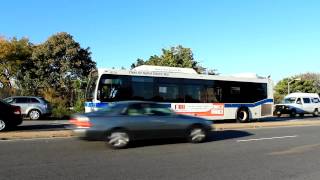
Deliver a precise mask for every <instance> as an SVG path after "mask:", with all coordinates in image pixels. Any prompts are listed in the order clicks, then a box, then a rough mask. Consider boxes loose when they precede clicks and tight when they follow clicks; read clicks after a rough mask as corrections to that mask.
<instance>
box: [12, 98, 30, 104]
mask: <svg viewBox="0 0 320 180" xmlns="http://www.w3.org/2000/svg"><path fill="white" fill-rule="evenodd" d="M15 99H16V103H29V98H15Z"/></svg>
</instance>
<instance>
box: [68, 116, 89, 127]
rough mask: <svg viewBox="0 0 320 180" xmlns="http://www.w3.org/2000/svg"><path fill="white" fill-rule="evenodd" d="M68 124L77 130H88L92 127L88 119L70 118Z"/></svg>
mask: <svg viewBox="0 0 320 180" xmlns="http://www.w3.org/2000/svg"><path fill="white" fill-rule="evenodd" d="M69 122H70V123H71V124H74V125H75V126H77V127H79V128H90V127H91V126H92V124H91V122H90V120H89V118H86V117H77V118H71V119H70V120H69Z"/></svg>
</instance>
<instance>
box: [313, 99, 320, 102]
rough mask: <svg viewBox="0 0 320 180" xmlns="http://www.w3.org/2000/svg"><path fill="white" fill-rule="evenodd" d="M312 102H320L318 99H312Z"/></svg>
mask: <svg viewBox="0 0 320 180" xmlns="http://www.w3.org/2000/svg"><path fill="white" fill-rule="evenodd" d="M312 102H313V103H319V102H320V100H319V98H313V99H312Z"/></svg>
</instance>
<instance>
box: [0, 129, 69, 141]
mask: <svg viewBox="0 0 320 180" xmlns="http://www.w3.org/2000/svg"><path fill="white" fill-rule="evenodd" d="M73 136H74V134H73V132H72V131H71V130H59V131H20V132H1V133H0V141H1V140H18V139H37V138H39V139H40V138H62V137H65V138H68V137H73Z"/></svg>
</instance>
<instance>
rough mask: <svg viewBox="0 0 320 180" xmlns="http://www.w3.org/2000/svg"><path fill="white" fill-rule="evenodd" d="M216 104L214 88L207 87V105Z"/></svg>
mask: <svg viewBox="0 0 320 180" xmlns="http://www.w3.org/2000/svg"><path fill="white" fill-rule="evenodd" d="M215 102H218V100H217V97H216V93H215V92H214V88H212V87H208V88H207V103H215Z"/></svg>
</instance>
